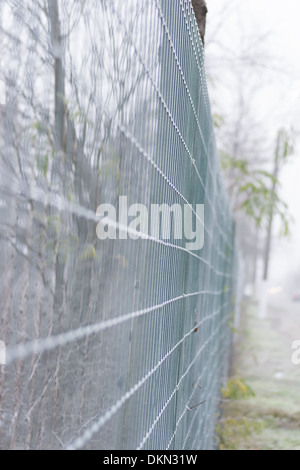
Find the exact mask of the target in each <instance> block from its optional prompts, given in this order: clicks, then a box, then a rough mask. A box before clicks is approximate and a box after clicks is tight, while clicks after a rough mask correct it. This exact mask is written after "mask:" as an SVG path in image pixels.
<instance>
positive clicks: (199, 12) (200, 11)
mask: <svg viewBox="0 0 300 470" xmlns="http://www.w3.org/2000/svg"><path fill="white" fill-rule="evenodd" d="M192 4H193V8H194V12H195V15H196V19H197V23H198V28H199V32H200V36H201V39H202V42H203V44H204V38H205V28H206V15H207V11H208V10H207V6H206V2H205V0H192Z"/></svg>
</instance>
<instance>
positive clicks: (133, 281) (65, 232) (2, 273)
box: [0, 0, 236, 450]
mask: <svg viewBox="0 0 300 470" xmlns="http://www.w3.org/2000/svg"><path fill="white" fill-rule="evenodd" d="M45 5H46V8H42V5H41V4H40V3H39V2H32V1H31V0H22V1H21V0H15V1H10V0H4V1H2V2H1V3H0V21H1V29H0V39H1V44H2V48H1V50H2V53H1V54H2V57H1V65H2V67H1V71H0V74H1V75H0V82H1V109H0V119H1V121H0V122H1V135H0V151H1V159H0V165H1V171H0V263H1V269H0V277H1V282H0V286H1V287H0V289H1V290H0V300H1V303H0V305H1V326H0V340H1V345H2V346H3V347H2V349H1V364H0V416H1V428H0V447H1V448H2V449H79V448H83V449H112V450H113V449H209V448H213V447H214V445H215V418H216V415H217V412H218V406H219V399H220V387H221V385H222V383H223V381H224V380H225V378H226V375H227V372H228V360H229V352H230V344H231V332H230V328H229V325H228V324H229V321H230V318H231V315H232V311H233V301H234V291H235V261H236V260H235V258H236V255H235V253H236V251H235V240H234V224H233V221H232V218H231V214H230V211H229V207H228V203H227V199H226V196H225V194H224V189H223V184H222V179H221V175H220V168H219V162H218V156H217V153H216V147H215V140H214V134H213V124H212V119H211V114H210V105H209V99H208V95H207V88H206V81H205V71H204V63H203V52H202V44H201V41H200V36H199V33H198V30H197V25H196V21H195V18H194V14H193V11H192V7H191V3H190V1H189V0H172V1H170V0H147V1H142V2H141V1H140V0H128V1H126V2H124V1H121V0H107V1H105V0H102V1H98V0H97V1H96V0H89V1H88V2H80V1H78V2H77V1H76V2H75V1H69V0H61V1H58V0H49V1H48V3H45ZM121 196H126V197H127V199H128V204H129V205H134V204H143V205H144V206H146V207H148V208H150V207H151V205H153V204H159V205H161V204H165V205H168V206H173V205H174V204H177V205H179V206H180V207H184V205H187V206H188V207H190V208H194V209H195V208H196V206H197V204H204V206H205V211H204V213H205V219H204V246H203V248H202V249H201V250H198V251H190V250H189V249H187V248H186V243H185V240H181V239H180V238H178V237H175V236H174V231H173V232H171V234H170V237H169V239H163V238H162V236H157V237H155V236H145V237H141V238H139V239H137V240H134V239H133V238H134V237H132V238H130V237H129V238H127V239H123V238H122V237H121V236H120V237H117V238H116V239H107V240H100V239H99V238H98V237H97V233H96V227H97V223H98V222H99V218H98V217H97V208H98V207H99V205H101V204H110V205H112V206H114V207H115V208H116V211H118V209H119V208H118V204H119V201H120V197H121ZM118 224H119V226H118ZM115 228H119V229H121V224H120V221H117V222H116V226H115ZM120 233H121V230H120ZM199 403H201V405H198V404H199ZM196 405H198V406H196Z"/></svg>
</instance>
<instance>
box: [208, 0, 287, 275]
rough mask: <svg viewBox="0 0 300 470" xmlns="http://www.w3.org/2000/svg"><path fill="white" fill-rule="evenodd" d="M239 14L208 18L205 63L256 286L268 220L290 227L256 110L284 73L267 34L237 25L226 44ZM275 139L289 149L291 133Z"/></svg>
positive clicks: (232, 9)
mask: <svg viewBox="0 0 300 470" xmlns="http://www.w3.org/2000/svg"><path fill="white" fill-rule="evenodd" d="M237 10H238V3H237V2H233V3H230V4H226V5H225V7H224V8H223V9H222V10H221V12H220V17H218V18H211V17H210V15H208V17H207V22H208V23H210V24H211V27H210V29H209V34H207V35H206V58H207V70H208V78H209V81H210V83H211V91H212V93H211V94H212V97H213V99H212V106H213V111H214V121H215V129H216V134H217V142H218V146H219V150H220V156H221V164H222V167H223V170H224V175H225V180H226V186H227V190H228V193H229V196H230V199H231V205H232V209H233V211H234V213H235V217H236V221H237V231H238V234H239V239H240V246H241V249H242V253H243V256H244V258H245V260H246V263H245V264H246V270H247V273H246V275H247V281H248V282H252V283H254V282H255V280H256V275H257V261H258V260H259V259H262V260H263V259H265V262H266V255H265V253H266V252H268V253H269V251H270V250H269V247H270V237H271V235H270V234H271V233H272V230H271V229H270V226H271V227H272V223H271V224H270V219H272V220H273V218H274V217H276V216H279V217H280V219H281V226H282V230H281V233H282V234H284V235H287V234H288V231H289V224H290V222H291V217H290V215H289V213H288V208H287V206H286V204H285V202H284V201H283V200H282V199H281V197H280V195H279V187H280V185H279V177H280V172H279V171H273V169H272V167H273V154H274V150H273V147H274V140H275V139H277V136H276V129H274V128H271V129H270V127H271V126H274V125H273V123H272V121H271V120H270V123H268V121H267V120H266V119H265V116H262V114H261V113H260V112H258V109H257V105H258V104H259V100H260V96H261V93H262V92H263V90H264V89H265V87H268V86H269V84H270V83H271V82H272V81H273V80H278V75H279V74H281V73H284V71H283V70H281V69H280V65H279V64H278V61H277V58H276V57H274V56H273V55H272V54H270V53H269V52H268V42H269V41H270V40H271V37H270V34H269V32H263V33H262V34H259V33H258V32H257V31H255V32H254V31H253V33H251V34H247V33H246V32H245V31H246V29H244V28H243V24H242V23H238V26H237V28H236V31H235V34H236V42H235V43H234V48H233V47H232V48H230V47H228V45H227V44H225V43H224V41H223V35H224V34H225V31H224V24H226V18H230V17H231V16H233V15H235V14H236V11H237ZM279 135H281V136H283V135H285V143H286V145H287V146H288V147H289V145H290V137H291V136H290V134H289V132H287V131H286V132H285V133H283V132H282V131H280V132H279ZM270 214H271V215H270ZM266 240H267V241H266ZM266 245H267V247H268V248H266ZM268 256H269V255H268Z"/></svg>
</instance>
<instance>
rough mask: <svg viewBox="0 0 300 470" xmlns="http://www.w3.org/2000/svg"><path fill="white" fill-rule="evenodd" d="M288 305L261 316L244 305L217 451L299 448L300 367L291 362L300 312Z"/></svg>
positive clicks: (226, 392)
mask: <svg viewBox="0 0 300 470" xmlns="http://www.w3.org/2000/svg"><path fill="white" fill-rule="evenodd" d="M292 307H293V306H291V309H289V308H288V309H287V310H286V308H283V307H280V306H276V307H272V306H271V308H270V309H269V314H268V319H267V320H259V319H258V318H257V307H256V305H255V304H254V303H248V304H246V305H245V306H244V316H243V324H242V328H241V332H240V337H239V342H238V344H237V346H236V348H235V359H234V366H233V377H232V379H231V381H230V382H229V387H227V388H225V390H223V396H224V400H223V407H222V408H223V413H222V417H221V419H220V421H219V424H218V428H217V431H218V434H219V437H220V449H221V450H300V400H299V390H300V368H299V367H296V366H293V365H292V362H291V353H292V350H291V344H292V342H293V341H294V340H295V339H298V338H299V337H300V314H298V311H297V310H295V309H294V310H293V308H292ZM297 325H299V329H298V331H299V334H298V335H297ZM295 335H296V337H295ZM297 336H298V338H297ZM230 383H231V386H230ZM232 384H233V385H232ZM253 392H254V393H253Z"/></svg>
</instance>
